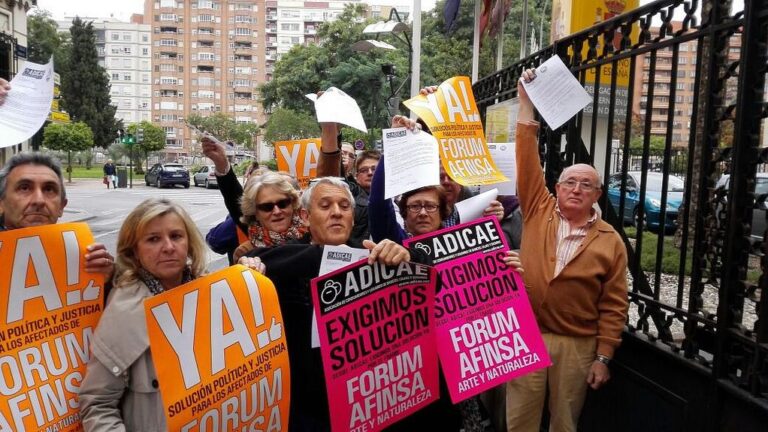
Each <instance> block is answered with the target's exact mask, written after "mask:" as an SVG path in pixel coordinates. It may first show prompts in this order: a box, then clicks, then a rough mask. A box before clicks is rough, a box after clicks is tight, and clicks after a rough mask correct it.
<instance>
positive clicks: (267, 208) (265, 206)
mask: <svg viewBox="0 0 768 432" xmlns="http://www.w3.org/2000/svg"><path fill="white" fill-rule="evenodd" d="M292 203H293V200H292V199H290V198H285V199H281V200H280V201H278V202H265V203H261V204H256V208H257V209H259V210H260V211H263V212H264V213H267V212H271V211H272V210H274V209H275V206H277V208H279V209H280V210H282V209H284V208H286V207H288V206H289V205H291V204H292Z"/></svg>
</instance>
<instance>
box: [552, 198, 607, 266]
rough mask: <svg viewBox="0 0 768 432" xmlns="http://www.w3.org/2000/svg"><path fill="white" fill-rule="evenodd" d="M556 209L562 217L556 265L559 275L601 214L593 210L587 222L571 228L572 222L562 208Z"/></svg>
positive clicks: (558, 235)
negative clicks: (565, 215)
mask: <svg viewBox="0 0 768 432" xmlns="http://www.w3.org/2000/svg"><path fill="white" fill-rule="evenodd" d="M555 211H556V212H557V215H558V216H559V217H560V226H559V227H558V229H557V263H556V265H555V276H557V275H558V274H560V271H562V270H563V267H565V265H566V264H568V262H569V261H570V260H571V258H573V254H574V253H575V252H576V249H578V248H579V246H580V245H581V242H582V240H584V237H586V236H587V231H588V230H589V227H591V226H592V225H594V223H595V222H597V218H598V217H599V216H598V214H597V212H596V211H594V210H592V216H591V217H590V218H589V220H588V221H587V223H585V224H584V225H582V226H580V227H576V228H573V229H571V224H570V223H569V222H568V219H566V218H565V217H563V214H562V213H560V208H559V207H555Z"/></svg>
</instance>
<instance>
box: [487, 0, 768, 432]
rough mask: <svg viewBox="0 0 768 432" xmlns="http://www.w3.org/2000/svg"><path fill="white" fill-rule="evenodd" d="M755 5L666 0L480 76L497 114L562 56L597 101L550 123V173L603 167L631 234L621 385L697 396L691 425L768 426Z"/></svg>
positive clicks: (759, 48)
mask: <svg viewBox="0 0 768 432" xmlns="http://www.w3.org/2000/svg"><path fill="white" fill-rule="evenodd" d="M744 3H745V4H744V9H743V10H740V11H735V12H734V11H731V5H730V2H729V1H719V0H718V1H709V2H704V6H703V7H702V5H701V3H700V2H699V1H696V0H692V1H681V0H660V1H656V2H653V3H651V4H648V5H645V6H642V7H640V8H638V9H636V10H634V11H631V12H629V13H627V14H624V15H621V16H619V17H615V18H612V19H611V20H608V21H605V22H603V23H600V24H598V25H595V26H594V27H592V28H589V29H587V30H584V31H582V32H580V33H577V34H574V35H571V36H569V37H568V38H565V39H562V40H560V41H557V42H556V43H554V44H553V45H551V46H549V47H547V48H545V49H543V50H541V51H540V52H538V53H535V54H533V55H531V56H530V57H528V58H525V59H523V60H521V61H519V62H517V63H515V64H513V65H511V66H509V67H508V68H506V69H503V70H501V71H499V72H497V73H495V74H493V75H490V76H488V77H485V78H483V79H481V80H480V81H478V82H477V83H476V84H475V85H474V93H475V97H476V100H477V102H478V106H479V108H480V110H481V112H482V113H483V114H484V113H485V110H486V109H487V108H488V107H489V106H492V105H494V104H496V103H499V102H502V101H504V100H507V99H511V98H513V97H515V96H516V94H517V89H516V85H517V81H518V79H519V77H520V74H521V72H522V71H523V70H524V69H525V68H529V67H535V66H537V65H539V64H540V63H542V62H543V61H544V60H546V59H547V58H549V57H550V56H552V55H559V56H560V57H561V58H562V60H563V61H564V62H565V63H566V64H567V65H568V66H569V67H570V69H571V71H572V72H573V74H574V76H576V78H577V79H579V80H580V82H581V83H583V84H584V85H585V86H586V87H587V89H588V90H590V91H591V94H593V97H594V99H593V102H592V104H591V106H589V107H588V108H587V109H585V110H584V111H583V112H582V113H581V114H579V115H578V116H576V117H575V118H573V119H572V120H571V121H570V122H568V123H567V124H566V125H564V126H562V127H561V128H559V129H557V130H550V129H549V128H547V127H546V125H544V126H545V127H543V128H542V129H541V130H542V131H541V135H540V145H541V147H540V149H541V152H542V160H544V161H545V162H544V165H545V173H546V178H547V182H548V184H549V186H550V187H552V186H554V182H555V180H556V179H557V176H558V175H559V173H560V171H561V170H562V168H563V167H565V166H567V165H570V164H573V163H577V162H587V163H592V164H593V165H594V166H595V167H596V168H598V171H599V172H601V173H602V175H603V176H604V179H605V183H606V190H605V191H604V194H603V197H602V198H601V203H600V204H601V207H602V209H603V217H604V218H606V220H608V221H609V222H610V223H612V224H613V225H614V226H615V227H616V229H617V230H618V231H619V233H620V234H621V236H622V237H623V239H624V241H625V244H626V246H627V250H628V252H629V262H630V264H629V270H630V274H631V279H632V281H631V285H630V287H631V289H630V293H629V296H630V302H631V306H630V318H629V320H628V322H627V331H626V334H625V348H623V349H620V350H619V354H617V355H618V356H619V358H618V360H620V361H619V365H617V366H616V368H617V369H619V371H618V372H619V374H621V373H622V372H624V373H625V375H631V374H634V376H635V378H632V379H625V380H621V379H618V380H617V381H619V382H623V383H624V384H626V385H630V386H631V385H639V384H638V382H645V383H646V384H648V383H649V382H653V383H654V385H653V386H651V385H649V384H648V385H646V384H643V385H644V386H646V387H649V388H653V390H652V391H651V393H653V394H659V395H660V394H663V395H665V396H664V397H663V398H666V399H665V400H667V402H668V403H669V404H670V406H677V405H675V404H678V403H679V401H678V399H679V400H684V401H685V402H684V403H682V405H684V406H686V407H687V409H688V413H687V414H685V415H684V417H681V418H682V420H681V423H680V425H681V427H682V429H686V430H687V429H689V428H692V427H691V426H692V425H699V426H701V428H703V429H705V430H735V429H731V428H732V427H741V426H744V425H746V427H748V428H749V427H750V425H753V424H762V427H765V424H767V423H764V422H765V421H766V419H768V293H766V289H765V287H766V286H768V278H767V276H768V272H766V270H768V258H767V256H768V255H767V254H766V252H768V249H766V243H765V241H764V238H765V230H766V226H767V224H766V218H767V215H768V212H766V209H767V208H768V206H767V205H766V201H767V200H766V198H768V176H764V174H762V173H763V172H765V171H766V169H765V167H766V163H768V148H766V147H765V145H764V144H763V139H764V138H766V133H765V130H764V128H765V124H766V121H765V118H766V117H768V109H767V107H768V104H766V88H765V74H766V69H768V68H767V63H766V60H767V59H768V52H767V50H768V48H767V47H768V44H767V42H768V0H761V1H751V0H746V1H745V2H744ZM594 89H598V91H594ZM593 113H598V114H597V115H594V114H593ZM678 182H682V185H683V186H682V187H680V186H679V184H678ZM552 189H553V188H552ZM553 190H554V189H553ZM620 215H621V217H620ZM622 351H624V354H622ZM628 352H632V353H633V354H637V358H643V359H646V360H648V359H650V361H651V362H653V361H654V360H653V359H654V355H656V356H657V359H662V358H663V361H662V360H659V361H658V364H659V365H660V364H663V365H664V367H665V368H670V367H672V368H683V369H685V370H687V371H692V373H693V375H692V376H694V378H691V379H690V380H689V381H688V382H687V384H685V383H684V384H681V383H679V382H676V379H677V378H679V377H680V376H682V375H685V374H682V373H679V374H678V375H677V376H675V375H669V374H668V373H667V372H666V371H663V370H661V368H660V367H658V368H656V369H654V366H653V365H641V364H638V363H637V361H634V362H633V360H632V358H630V357H631V356H630V355H628V354H627V353H628ZM654 353H656V354H654ZM657 366H658V365H657ZM641 369H642V370H643V372H638V371H639V370H641ZM681 370H682V369H681ZM654 374H656V375H658V376H653V375H654ZM638 377H640V378H638ZM643 380H646V381H643ZM665 381H666V382H665ZM672 381H675V382H672ZM632 383H634V384H632ZM616 385H619V384H616ZM686 386H688V387H690V388H689V389H685V387H686ZM696 393H698V394H696ZM670 395H672V396H674V397H672V396H670ZM660 397H661V396H660ZM676 398H678V399H676ZM672 400H674V401H676V402H670V401H672ZM735 401H738V403H737V402H735ZM611 403H613V404H615V403H616V402H611ZM739 404H741V405H739ZM736 407H738V408H736ZM745 407H746V408H745ZM691 410H693V411H691ZM617 415H619V414H617ZM635 418H638V419H639V421H640V422H641V423H642V424H646V425H647V424H649V423H647V421H646V420H645V419H642V418H640V416H639V415H638V416H635ZM643 421H645V423H643ZM745 421H746V423H744V422H745ZM752 421H754V423H751V422H752ZM760 422H762V423H760ZM601 424H602V425H603V427H596V428H597V429H605V428H607V426H605V425H606V424H607V423H606V422H602V423H601ZM662 424H667V426H668V425H669V424H671V423H662ZM611 425H612V427H620V428H621V427H622V423H621V422H618V421H617V422H613V423H611ZM629 429H635V430H642V428H641V427H640V426H637V425H633V426H632V427H627V428H626V430H629ZM665 429H667V427H665ZM669 429H670V430H671V429H674V428H673V427H669ZM741 430H746V429H741Z"/></svg>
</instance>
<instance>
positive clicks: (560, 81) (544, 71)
mask: <svg viewBox="0 0 768 432" xmlns="http://www.w3.org/2000/svg"><path fill="white" fill-rule="evenodd" d="M535 77H536V79H535V80H531V81H530V82H526V81H525V80H523V81H522V83H523V87H524V88H525V91H526V93H527V94H528V97H530V99H531V102H533V105H534V106H535V107H536V109H537V110H538V111H539V114H541V116H542V117H544V121H546V122H547V124H548V125H549V127H550V128H552V129H557V128H559V127H560V126H562V125H563V124H564V123H565V122H567V121H568V120H569V119H570V118H571V117H573V116H574V115H575V114H576V113H578V112H579V111H581V110H582V109H584V107H585V106H587V105H589V103H590V102H591V98H590V97H589V93H587V91H586V90H584V87H582V86H581V84H579V82H578V81H577V80H576V78H574V77H573V74H571V71H569V70H568V67H567V66H565V64H564V63H563V61H562V60H560V57H558V56H556V55H555V56H552V57H550V58H549V60H547V61H545V62H544V63H542V64H541V66H539V67H538V68H536V73H535ZM521 107H522V104H521Z"/></svg>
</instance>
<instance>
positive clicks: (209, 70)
mask: <svg viewBox="0 0 768 432" xmlns="http://www.w3.org/2000/svg"><path fill="white" fill-rule="evenodd" d="M197 72H198V73H213V66H207V65H200V66H198V67H197Z"/></svg>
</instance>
